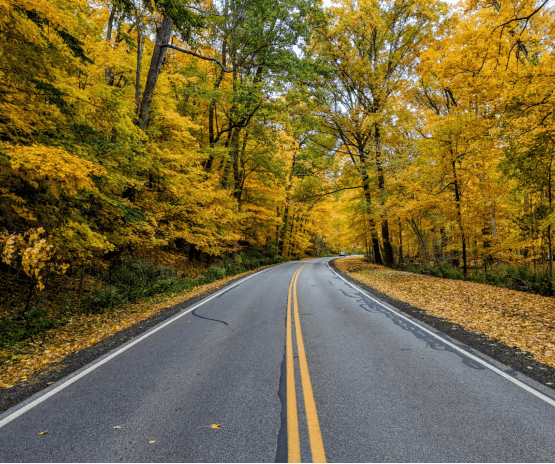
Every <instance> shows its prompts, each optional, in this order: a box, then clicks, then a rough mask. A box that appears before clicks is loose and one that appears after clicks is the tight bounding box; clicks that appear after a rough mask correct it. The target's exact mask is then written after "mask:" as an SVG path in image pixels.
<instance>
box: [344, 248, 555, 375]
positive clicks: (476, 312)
mask: <svg viewBox="0 0 555 464" xmlns="http://www.w3.org/2000/svg"><path fill="white" fill-rule="evenodd" d="M335 266H336V267H337V268H338V269H339V270H340V271H341V272H345V273H346V274H348V275H349V276H350V277H352V278H353V279H355V280H358V281H359V282H362V283H364V284H366V285H369V286H370V287H372V288H375V289H376V290H378V291H379V292H381V293H384V294H385V295H388V296H389V297H391V298H395V299H397V300H400V301H402V302H405V303H408V304H409V305H411V306H414V307H417V308H420V309H423V310H425V311H426V312H427V313H428V314H430V315H432V316H436V317H439V318H442V319H444V320H447V321H449V322H453V323H456V324H459V325H460V326H462V327H464V328H465V329H466V330H470V331H473V332H476V333H479V334H482V335H484V336H486V337H487V338H489V339H490V340H494V341H497V342H501V343H503V344H505V345H507V346H509V347H514V348H517V349H520V350H522V351H526V352H530V353H532V354H533V355H534V357H535V358H534V359H535V360H536V361H538V362H541V363H544V364H547V365H548V366H551V367H555V343H554V341H555V298H551V297H545V296H540V295H532V294H530V293H524V292H518V291H516V290H509V289H506V288H500V287H494V286H492V285H485V284H479V283H475V282H466V281H461V280H451V279H443V278H440V277H432V276H426V275H421V274H412V273H410V272H404V271H396V270H393V269H389V268H386V267H384V266H378V265H376V264H372V263H366V262H364V261H363V260H362V258H348V259H342V260H337V261H335Z"/></svg>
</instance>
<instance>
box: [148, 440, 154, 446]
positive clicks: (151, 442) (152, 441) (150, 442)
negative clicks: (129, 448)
mask: <svg viewBox="0 0 555 464" xmlns="http://www.w3.org/2000/svg"><path fill="white" fill-rule="evenodd" d="M148 443H149V444H150V445H152V444H153V443H156V440H150V441H149V442H148Z"/></svg>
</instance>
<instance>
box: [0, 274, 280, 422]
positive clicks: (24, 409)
mask: <svg viewBox="0 0 555 464" xmlns="http://www.w3.org/2000/svg"><path fill="white" fill-rule="evenodd" d="M284 264H285V263H284ZM267 270H268V269H262V270H261V271H258V272H255V273H254V274H251V275H250V276H247V277H245V278H244V279H241V280H240V281H239V282H237V283H236V284H235V286H234V287H236V286H238V285H239V284H241V283H242V282H244V281H245V280H248V279H250V278H251V277H254V276H255V275H258V274H260V273H262V272H265V271H267ZM234 287H231V288H234ZM228 290H230V288H228V287H227V286H226V287H224V288H223V289H222V290H221V291H219V292H217V293H214V294H213V295H212V296H210V297H208V298H205V299H203V300H202V301H200V302H198V303H197V304H196V305H193V306H192V307H191V308H189V309H188V310H187V311H180V312H179V313H178V314H176V315H175V316H173V317H172V318H171V319H168V320H167V321H166V322H164V323H162V324H161V325H159V326H158V327H155V328H153V329H151V330H150V331H148V332H146V333H145V334H144V335H142V336H141V337H139V338H137V339H136V340H135V341H133V342H131V343H129V344H126V345H124V346H122V347H121V348H119V349H118V350H117V351H116V352H114V353H113V354H111V355H110V356H107V357H106V358H104V359H102V360H101V361H98V362H97V363H96V364H93V365H92V366H90V367H89V368H88V369H86V370H84V371H83V372H81V373H80V374H77V375H76V376H75V377H72V378H70V379H69V380H67V381H66V382H64V383H62V384H61V385H59V386H57V387H56V388H53V389H52V390H50V391H49V392H48V393H45V394H44V395H42V396H40V397H39V398H37V399H36V400H34V401H31V402H30V403H29V404H27V405H25V406H23V407H22V408H21V409H18V410H17V411H15V412H14V413H13V414H10V415H9V416H7V417H5V418H4V419H2V420H0V428H2V427H4V426H5V425H7V424H9V423H10V422H11V421H13V420H14V419H17V418H18V417H19V416H21V415H22V414H25V413H26V412H27V411H29V410H30V409H32V408H34V407H35V406H37V405H39V404H40V403H42V402H43V401H46V400H47V399H48V398H50V397H51V396H54V395H55V394H56V393H58V392H60V391H62V390H63V389H64V388H66V387H69V386H70V385H71V384H72V383H73V382H76V381H77V380H79V379H80V378H82V377H85V376H86V375H87V374H89V373H91V372H92V371H94V370H95V369H97V368H98V367H100V366H102V365H103V364H105V363H107V362H108V361H110V360H111V359H113V358H115V357H116V356H118V355H120V354H121V353H123V352H124V351H126V350H128V349H129V348H131V347H132V346H134V345H136V344H137V343H139V342H141V341H143V340H144V339H145V338H147V337H150V336H151V335H152V334H153V333H156V332H158V331H159V330H161V329H163V328H164V327H166V326H167V325H169V324H171V323H172V322H174V321H176V320H177V319H179V318H180V317H183V316H185V314H187V313H190V312H191V311H194V310H195V309H197V308H198V307H199V306H202V305H203V304H204V303H207V302H208V301H210V300H212V299H214V298H216V297H218V296H219V295H221V294H222V293H224V292H226V291H228ZM93 362H94V361H93Z"/></svg>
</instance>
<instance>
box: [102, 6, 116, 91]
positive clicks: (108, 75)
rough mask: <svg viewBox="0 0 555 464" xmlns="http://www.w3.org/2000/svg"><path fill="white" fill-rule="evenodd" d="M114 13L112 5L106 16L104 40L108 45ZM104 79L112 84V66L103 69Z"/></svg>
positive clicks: (114, 9) (110, 38)
mask: <svg viewBox="0 0 555 464" xmlns="http://www.w3.org/2000/svg"><path fill="white" fill-rule="evenodd" d="M115 15H116V7H112V11H110V17H109V18H108V27H107V31H106V42H108V45H109V44H110V42H111V41H112V29H113V27H114V18H115ZM104 79H105V80H106V84H108V85H110V86H111V85H114V76H112V68H110V67H108V68H105V69H104Z"/></svg>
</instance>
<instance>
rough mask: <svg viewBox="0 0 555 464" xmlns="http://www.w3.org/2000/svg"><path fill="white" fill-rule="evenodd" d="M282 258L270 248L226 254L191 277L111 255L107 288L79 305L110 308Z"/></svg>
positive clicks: (88, 308) (94, 309)
mask: <svg viewBox="0 0 555 464" xmlns="http://www.w3.org/2000/svg"><path fill="white" fill-rule="evenodd" d="M283 261H285V258H282V257H281V256H277V255H276V252H275V250H274V249H273V248H266V249H264V250H258V251H256V250H255V251H249V252H245V253H241V254H240V255H239V256H238V257H237V258H227V259H225V260H223V261H222V262H220V263H218V264H217V265H214V266H211V267H210V268H209V269H208V270H207V271H206V272H205V273H204V274H203V275H201V276H200V277H197V278H196V279H194V280H192V281H191V280H189V279H187V278H184V277H181V278H180V277H179V276H178V275H177V274H176V273H175V272H174V271H172V270H170V269H168V268H166V267H164V266H156V265H154V264H152V263H151V262H149V261H144V260H141V259H132V258H127V259H114V261H113V262H112V264H111V266H110V268H109V272H108V273H107V274H106V276H105V278H104V281H105V283H106V288H105V289H103V290H101V291H100V292H97V293H95V294H93V295H89V296H87V297H86V298H85V299H84V300H83V303H82V305H81V307H82V308H83V310H85V311H87V312H93V313H95V312H103V311H110V310H113V309H114V308H116V307H118V306H123V305H125V304H129V303H133V302H135V301H138V300H140V299H143V298H149V297H152V296H154V295H158V294H163V293H166V294H171V293H177V292H181V291H183V290H188V289H190V288H193V287H198V286H199V285H205V284H211V283H213V282H216V281H218V280H221V279H223V278H224V277H226V276H232V275H235V274H239V273H241V272H246V271H250V270H254V269H257V268H259V267H260V266H266V265H269V264H277V263H281V262H283Z"/></svg>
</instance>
